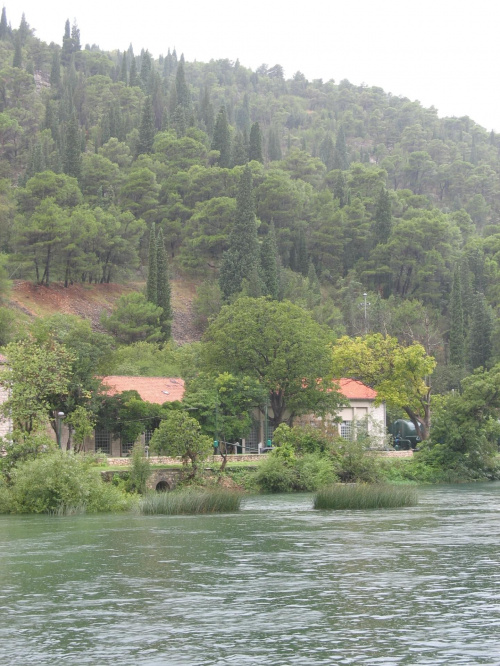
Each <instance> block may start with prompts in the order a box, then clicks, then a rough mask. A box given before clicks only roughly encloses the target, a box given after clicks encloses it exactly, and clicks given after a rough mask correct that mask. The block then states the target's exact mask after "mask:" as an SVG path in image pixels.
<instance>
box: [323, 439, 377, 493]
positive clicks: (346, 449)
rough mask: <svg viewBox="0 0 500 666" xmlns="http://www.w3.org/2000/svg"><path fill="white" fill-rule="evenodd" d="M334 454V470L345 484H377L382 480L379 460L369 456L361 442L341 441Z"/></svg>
mask: <svg viewBox="0 0 500 666" xmlns="http://www.w3.org/2000/svg"><path fill="white" fill-rule="evenodd" d="M340 441H341V442H342V443H341V444H340V445H339V446H338V448H336V449H335V450H334V451H333V452H332V455H333V459H334V470H335V473H336V474H337V476H338V477H339V479H340V480H341V481H342V482H343V483H357V482H361V483H376V482H377V481H381V480H382V478H383V477H382V472H381V469H380V464H379V460H378V458H376V457H375V456H374V455H370V454H367V453H366V451H365V449H364V447H363V445H362V444H361V443H360V442H349V441H346V440H340Z"/></svg>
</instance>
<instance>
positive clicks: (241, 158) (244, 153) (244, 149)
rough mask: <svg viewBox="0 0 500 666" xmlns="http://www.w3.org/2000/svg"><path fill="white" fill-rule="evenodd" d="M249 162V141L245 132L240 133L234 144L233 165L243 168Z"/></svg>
mask: <svg viewBox="0 0 500 666" xmlns="http://www.w3.org/2000/svg"><path fill="white" fill-rule="evenodd" d="M247 162H248V141H246V139H245V136H244V134H243V132H238V134H237V135H236V139H235V140H234V144H233V164H234V166H242V165H244V164H246V163H247Z"/></svg>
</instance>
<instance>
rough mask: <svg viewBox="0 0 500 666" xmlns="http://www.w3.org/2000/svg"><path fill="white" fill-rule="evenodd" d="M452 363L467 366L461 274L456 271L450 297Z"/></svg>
mask: <svg viewBox="0 0 500 666" xmlns="http://www.w3.org/2000/svg"><path fill="white" fill-rule="evenodd" d="M450 363H451V364H452V365H458V366H460V367H461V368H463V367H464V365H465V330H464V311H463V306H462V285H461V280H460V272H459V270H458V268H456V269H455V273H454V275H453V284H452V288H451V296H450Z"/></svg>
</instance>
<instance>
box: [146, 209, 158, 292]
mask: <svg viewBox="0 0 500 666" xmlns="http://www.w3.org/2000/svg"><path fill="white" fill-rule="evenodd" d="M146 299H147V300H148V301H149V302H150V303H154V305H158V253H157V250H156V228H155V223H154V222H153V224H152V225H151V229H150V232H149V251H148V279H147V282H146Z"/></svg>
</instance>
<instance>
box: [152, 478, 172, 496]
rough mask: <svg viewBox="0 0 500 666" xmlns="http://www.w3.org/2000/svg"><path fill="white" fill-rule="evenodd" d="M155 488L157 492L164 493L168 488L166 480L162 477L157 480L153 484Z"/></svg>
mask: <svg viewBox="0 0 500 666" xmlns="http://www.w3.org/2000/svg"><path fill="white" fill-rule="evenodd" d="M155 490H156V492H158V493H164V492H166V491H167V490H170V486H169V484H168V481H165V479H162V480H161V481H158V483H157V484H156V486H155Z"/></svg>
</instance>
